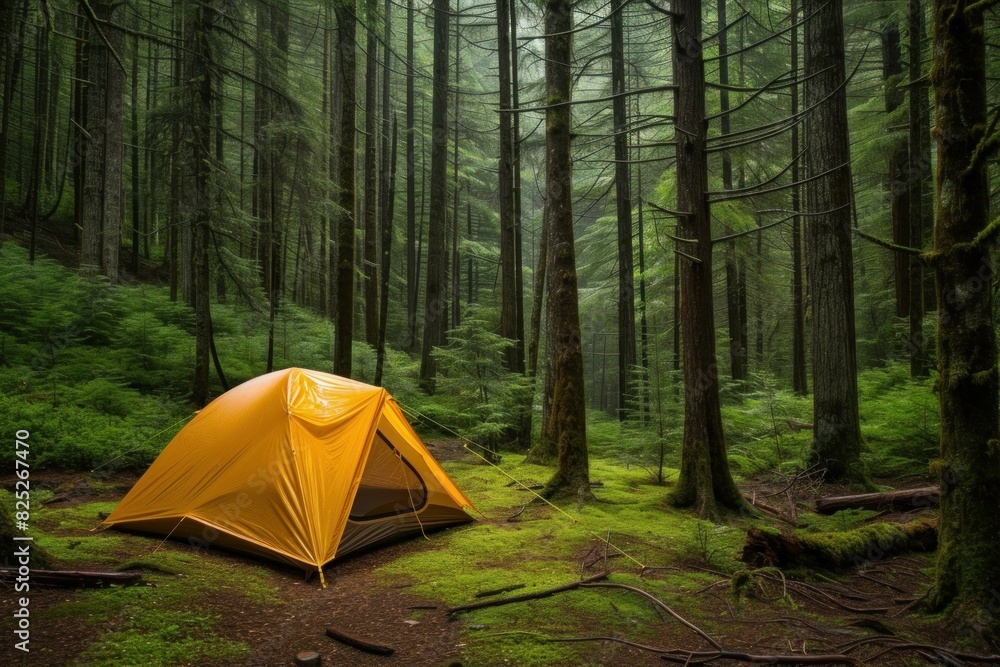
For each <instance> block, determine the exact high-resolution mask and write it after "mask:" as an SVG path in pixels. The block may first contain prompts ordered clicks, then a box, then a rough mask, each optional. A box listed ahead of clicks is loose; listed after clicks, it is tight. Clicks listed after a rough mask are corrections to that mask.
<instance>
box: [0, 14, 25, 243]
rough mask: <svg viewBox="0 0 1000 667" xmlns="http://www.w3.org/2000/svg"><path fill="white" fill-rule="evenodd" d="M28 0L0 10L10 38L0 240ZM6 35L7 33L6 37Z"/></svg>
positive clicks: (0, 161)
mask: <svg viewBox="0 0 1000 667" xmlns="http://www.w3.org/2000/svg"><path fill="white" fill-rule="evenodd" d="M29 7H31V2H30V1H29V0H22V3H21V12H20V16H18V14H16V13H15V5H14V4H13V3H10V4H8V5H6V6H5V7H4V9H2V10H0V12H2V14H0V16H3V19H4V23H5V25H4V26H3V28H4V31H3V34H4V38H5V39H9V40H10V41H9V42H8V45H9V48H8V49H6V50H5V52H4V57H3V64H4V72H3V74H4V78H3V100H2V104H3V109H2V111H0V243H2V242H3V240H4V225H5V222H6V220H7V156H8V154H9V149H10V115H11V111H13V108H14V91H15V90H16V88H17V80H18V79H19V78H20V76H21V65H22V63H23V62H24V35H25V30H26V28H27V25H28V8H29ZM8 35H9V37H8Z"/></svg>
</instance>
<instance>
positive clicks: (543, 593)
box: [448, 572, 608, 616]
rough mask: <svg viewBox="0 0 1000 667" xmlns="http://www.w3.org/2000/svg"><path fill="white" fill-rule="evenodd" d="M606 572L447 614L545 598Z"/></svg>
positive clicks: (604, 574)
mask: <svg viewBox="0 0 1000 667" xmlns="http://www.w3.org/2000/svg"><path fill="white" fill-rule="evenodd" d="M607 576H608V573H607V572H601V573H600V574H595V575H594V576H593V577H587V578H586V579H581V580H580V581H574V582H573V583H571V584H564V585H562V586H556V587H555V588H547V589H545V590H544V591H538V592H537V593H525V594H524V595H512V596H510V597H506V598H495V599H493V600H483V601H482V602H473V603H470V604H463V605H459V606H457V607H452V608H451V609H449V610H448V616H452V615H454V614H457V613H459V612H462V611H473V610H475V609H485V608H486V607H499V606H500V605H504V604H511V603H514V602H526V601H527V600H538V599H540V598H547V597H549V596H550V595H555V594H556V593H562V592H564V591H571V590H574V589H576V588H579V587H580V586H581V585H583V584H590V583H593V582H595V581H600V580H601V579H605V578H607Z"/></svg>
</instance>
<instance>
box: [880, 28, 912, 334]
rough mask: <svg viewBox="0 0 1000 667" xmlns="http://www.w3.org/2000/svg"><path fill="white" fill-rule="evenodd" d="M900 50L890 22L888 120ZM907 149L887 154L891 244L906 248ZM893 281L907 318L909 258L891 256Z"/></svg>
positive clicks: (898, 101)
mask: <svg viewBox="0 0 1000 667" xmlns="http://www.w3.org/2000/svg"><path fill="white" fill-rule="evenodd" d="M902 78H903V63H902V49H901V47H900V42H899V26H898V25H897V24H896V23H895V22H893V23H890V24H889V25H887V26H886V27H885V28H883V30H882V80H883V82H884V85H885V111H886V115H888V116H891V115H892V114H893V112H895V111H896V109H898V108H899V107H900V106H902V104H903V100H904V99H905V93H904V90H903V81H902ZM908 152H909V148H908V146H907V141H906V140H905V139H903V138H901V137H900V138H899V139H897V140H896V141H895V142H893V145H892V149H891V150H890V152H889V165H888V168H889V199H890V203H891V218H892V242H893V243H895V244H896V245H901V246H904V247H909V246H910V245H911V242H910V211H909V207H910V200H909V196H908V192H907V190H908V188H907V187H906V185H907V184H906V167H907V157H908ZM893 280H894V283H895V288H896V317H906V318H908V317H909V315H910V256H909V255H908V254H907V253H904V252H895V253H893Z"/></svg>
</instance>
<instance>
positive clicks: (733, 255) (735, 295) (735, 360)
mask: <svg viewBox="0 0 1000 667" xmlns="http://www.w3.org/2000/svg"><path fill="white" fill-rule="evenodd" d="M717 13H718V26H719V33H718V34H719V56H720V58H721V59H720V60H719V84H720V88H719V113H721V114H722V116H721V118H720V119H719V131H720V132H721V133H722V134H723V135H726V134H729V132H730V131H731V125H732V124H731V122H730V121H731V120H732V119H731V118H730V114H729V88H728V86H729V60H728V58H725V57H724V56H725V55H726V54H727V53H728V52H729V44H728V39H727V36H728V30H727V21H726V0H718V12H717ZM722 189H723V190H732V189H733V158H732V155H730V153H729V151H724V152H723V153H722ZM740 261H741V260H740V258H739V255H738V251H737V248H736V241H730V242H729V243H728V244H727V245H726V315H727V320H728V325H729V375H730V377H732V379H733V380H735V381H737V382H742V381H744V380H746V379H747V360H746V349H745V345H744V339H745V337H746V319H745V318H741V309H740ZM742 313H743V314H745V311H742Z"/></svg>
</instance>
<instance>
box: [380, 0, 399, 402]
mask: <svg viewBox="0 0 1000 667" xmlns="http://www.w3.org/2000/svg"><path fill="white" fill-rule="evenodd" d="M389 12H390V9H389V2H388V0H386V3H385V19H386V20H385V22H386V25H387V26H388V25H389ZM386 37H387V39H386V43H388V35H387V36H386ZM386 50H388V47H386ZM386 82H388V78H387V79H386ZM390 151H391V156H390V157H389V181H388V183H387V184H386V186H387V188H388V192H387V193H386V198H385V203H386V207H385V208H384V209H383V210H382V211H383V212H382V216H383V217H382V266H381V278H382V285H381V290H380V291H379V306H378V308H379V323H380V326H379V332H378V347H377V350H376V358H375V384H376V385H378V386H380V387H381V386H382V371H383V368H384V367H385V334H386V328H387V327H386V321H387V320H388V314H389V274H390V270H391V267H392V265H391V263H390V259H391V255H390V253H391V252H392V219H393V209H395V204H396V118H395V117H393V119H392V148H391V149H390Z"/></svg>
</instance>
